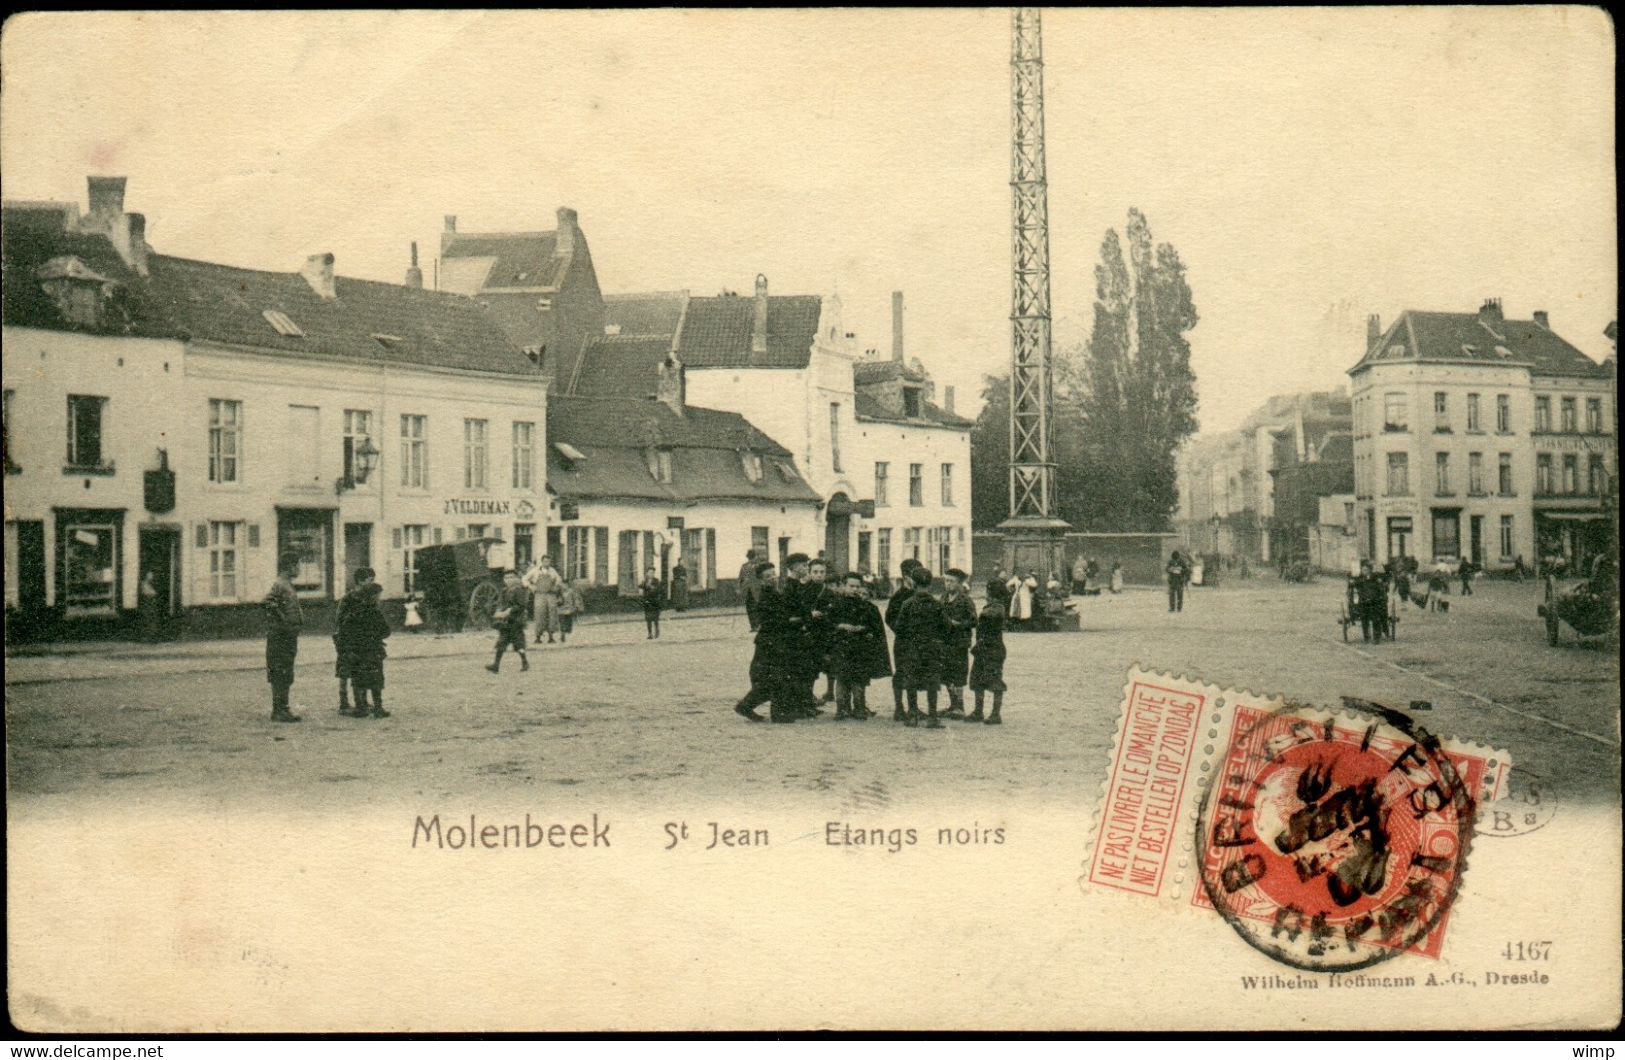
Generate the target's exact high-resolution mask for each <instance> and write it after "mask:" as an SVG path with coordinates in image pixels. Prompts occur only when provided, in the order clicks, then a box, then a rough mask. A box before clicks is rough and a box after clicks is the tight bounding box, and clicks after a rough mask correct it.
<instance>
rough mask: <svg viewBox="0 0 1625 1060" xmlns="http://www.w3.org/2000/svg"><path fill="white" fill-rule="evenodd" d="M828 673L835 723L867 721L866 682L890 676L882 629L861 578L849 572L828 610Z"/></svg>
mask: <svg viewBox="0 0 1625 1060" xmlns="http://www.w3.org/2000/svg"><path fill="white" fill-rule="evenodd" d="M829 618H830V627H831V636H830V673H831V674H832V675H833V676H834V678H835V720H836V721H843V720H845V719H847V718H850V719H852V720H853V721H868V720H869V718H870V717H871V716H872V715H873V713H874V712H873V711H871V710H870V709H869V704H868V702H867V701H866V700H867V689H868V685H869V682H870V681H871V680H872V679H874V678H877V677H886V676H888V675H889V674H890V673H891V656H890V654H889V653H888V652H887V650H886V627H885V624H884V623H883V622H882V621H881V618H880V610H879V608H877V607H875V605H874V604H873V603H871V602H870V601H869V593H868V590H867V589H866V588H865V587H864V584H863V575H862V574H859V573H858V572H857V571H850V572H848V573H847V575H846V577H845V578H844V579H843V580H842V583H841V587H840V588H839V589H837V590H835V602H834V604H833V605H832V606H831V609H830V616H829Z"/></svg>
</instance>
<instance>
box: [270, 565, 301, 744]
mask: <svg viewBox="0 0 1625 1060" xmlns="http://www.w3.org/2000/svg"><path fill="white" fill-rule="evenodd" d="M298 572H299V554H298V553H297V552H284V553H282V555H280V556H278V557H277V564H276V582H275V584H273V585H272V586H271V591H270V592H268V593H266V594H265V600H264V601H263V603H262V605H261V606H263V607H264V608H265V614H266V624H265V679H266V680H267V681H269V682H270V684H271V720H272V721H284V722H291V721H299V720H300V717H299V715H297V714H295V713H294V712H293V711H291V710H289V709H288V692H289V689H291V688H292V687H293V663H294V660H295V659H297V658H298V657H299V628H300V627H301V626H302V625H304V620H305V616H304V613H303V612H301V611H300V609H299V594H298V593H296V592H294V589H293V576H294V575H295V574H297V573H298Z"/></svg>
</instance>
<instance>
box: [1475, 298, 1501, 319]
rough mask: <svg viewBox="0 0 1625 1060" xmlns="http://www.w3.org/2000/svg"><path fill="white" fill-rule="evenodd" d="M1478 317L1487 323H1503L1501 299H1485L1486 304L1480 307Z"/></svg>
mask: <svg viewBox="0 0 1625 1060" xmlns="http://www.w3.org/2000/svg"><path fill="white" fill-rule="evenodd" d="M1478 319H1480V320H1482V321H1483V322H1484V323H1486V324H1499V323H1501V300H1500V299H1499V298H1486V299H1484V304H1483V305H1482V306H1479V308H1478Z"/></svg>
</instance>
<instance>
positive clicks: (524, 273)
mask: <svg viewBox="0 0 1625 1060" xmlns="http://www.w3.org/2000/svg"><path fill="white" fill-rule="evenodd" d="M557 245H558V233H557V232H500V233H485V234H480V233H470V234H468V235H457V234H452V233H448V235H447V241H446V243H445V245H443V246H442V247H441V248H440V257H441V259H442V261H444V260H445V259H447V258H490V259H492V260H493V263H492V265H491V269H490V271H489V272H488V273H486V274H485V279H484V283H482V284H481V285H480V286H482V287H486V288H489V287H551V286H553V282H554V273H555V272H556V271H557V269H558V264H559V259H558V258H556V257H555V256H554V249H555V247H556V246H557ZM466 293H470V294H472V293H473V292H472V291H469V292H466Z"/></svg>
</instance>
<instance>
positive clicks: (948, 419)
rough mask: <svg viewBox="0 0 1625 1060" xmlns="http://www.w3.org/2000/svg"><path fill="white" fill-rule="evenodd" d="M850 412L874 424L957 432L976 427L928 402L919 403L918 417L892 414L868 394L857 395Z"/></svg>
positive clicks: (898, 413) (969, 421)
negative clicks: (957, 430)
mask: <svg viewBox="0 0 1625 1060" xmlns="http://www.w3.org/2000/svg"><path fill="white" fill-rule="evenodd" d="M852 412H853V414H854V415H856V416H857V418H858V419H860V420H868V421H870V422H874V423H901V424H914V425H917V426H924V427H953V428H956V429H959V430H967V431H968V430H970V429H971V428H972V427H974V426H976V424H975V423H974V422H972V421H971V420H967V419H965V418H964V417H963V416H956V415H954V414H953V413H952V412H949V411H948V410H947V409H944V408H942V407H941V406H940V405H935V404H932V403H931V402H929V401H922V402H920V415H919V416H918V417H917V418H910V417H908V416H905V415H903V414H902V413H901V412H893V411H892V410H891V409H889V408H887V407H886V406H885V405H883V404H881V403H880V402H879V401H878V400H876V399H875V398H873V397H870V396H869V395H868V394H864V393H861V392H860V393H858V394H857V395H856V396H855V397H854V398H853V401H852Z"/></svg>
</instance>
